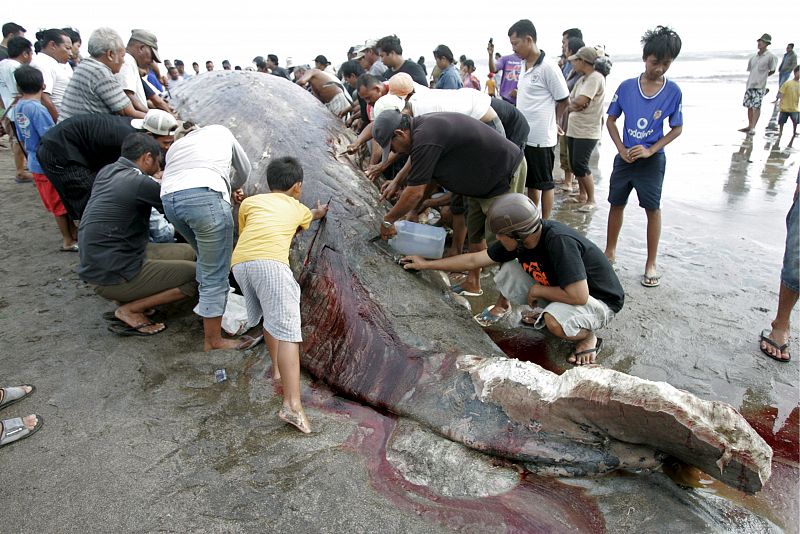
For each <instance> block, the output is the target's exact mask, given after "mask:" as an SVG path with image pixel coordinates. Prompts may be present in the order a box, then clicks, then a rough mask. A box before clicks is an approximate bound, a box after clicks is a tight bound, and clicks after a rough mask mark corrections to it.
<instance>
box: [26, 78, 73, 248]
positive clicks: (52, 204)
mask: <svg viewBox="0 0 800 534" xmlns="http://www.w3.org/2000/svg"><path fill="white" fill-rule="evenodd" d="M14 79H15V80H16V81H17V87H18V88H19V92H20V94H21V98H20V100H19V102H18V103H17V105H16V107H15V108H14V110H15V114H16V115H15V121H16V126H17V136H18V137H19V140H20V143H22V146H23V147H24V149H25V152H27V155H28V168H29V169H30V171H31V173H33V180H34V182H35V183H36V188H37V189H38V190H39V196H40V197H41V198H42V203H43V204H44V207H45V208H47V211H49V212H50V213H52V214H53V216H54V217H55V218H56V224H57V225H58V230H59V231H60V232H61V239H62V241H63V242H62V244H61V250H62V251H64V252H77V251H78V241H77V235H78V230H77V228H76V227H75V224H74V223H73V222H72V219H70V218H69V216H68V215H67V210H66V208H65V207H64V204H62V202H61V197H59V196H58V193H57V192H56V190H55V188H54V187H53V184H52V183H50V180H48V179H47V177H46V176H45V175H44V170H43V169H42V166H41V165H39V160H38V159H37V157H36V150H37V149H38V148H39V140H40V139H41V138H42V136H43V135H44V133H45V132H46V131H47V130H49V129H50V128H52V127H53V126H54V124H55V123H54V122H53V119H52V117H51V116H50V112H49V111H47V108H46V107H44V105H43V104H42V102H41V100H42V91H43V90H44V78H43V76H42V72H41V71H40V70H39V69H37V68H35V67H31V66H28V65H22V66H21V67H19V68H18V69H17V70H16V71H14Z"/></svg>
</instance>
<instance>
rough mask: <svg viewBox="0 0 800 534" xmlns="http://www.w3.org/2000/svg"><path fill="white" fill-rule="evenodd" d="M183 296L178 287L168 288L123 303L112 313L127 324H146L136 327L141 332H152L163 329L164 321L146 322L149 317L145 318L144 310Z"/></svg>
mask: <svg viewBox="0 0 800 534" xmlns="http://www.w3.org/2000/svg"><path fill="white" fill-rule="evenodd" d="M185 298H186V295H184V294H183V293H182V292H181V290H180V289H178V288H173V289H168V290H166V291H162V292H161V293H157V294H155V295H151V296H149V297H145V298H143V299H139V300H134V301H132V302H128V303H126V304H123V305H122V306H120V307H119V308H117V309H116V310H115V311H114V315H115V316H116V317H117V319H119V320H121V321H122V322H124V323H125V324H127V325H128V326H132V327H138V326H139V325H142V324H146V325H147V326H144V327H141V328H138V330H139V331H141V332H143V333H147V334H150V333H153V334H154V333H156V332H160V331H162V330H164V328H165V326H164V323H153V324H148V323H150V319H148V318H147V316H146V315H145V312H146V311H149V310H151V309H153V308H155V307H156V306H160V305H162V304H169V303H170V302H177V301H179V300H183V299H185Z"/></svg>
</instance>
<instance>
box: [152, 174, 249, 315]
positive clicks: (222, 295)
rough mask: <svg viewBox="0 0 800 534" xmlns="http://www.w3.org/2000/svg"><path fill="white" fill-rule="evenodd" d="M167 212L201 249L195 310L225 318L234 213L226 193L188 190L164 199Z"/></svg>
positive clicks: (197, 249) (193, 243)
mask: <svg viewBox="0 0 800 534" xmlns="http://www.w3.org/2000/svg"><path fill="white" fill-rule="evenodd" d="M161 201H162V202H163V204H164V215H166V216H167V219H169V221H170V222H171V223H172V224H173V225H174V226H175V230H177V231H178V232H180V234H181V235H182V236H183V237H184V238H185V239H186V242H187V243H189V244H190V245H191V246H192V248H193V249H194V250H195V251H196V252H197V270H196V278H197V283H198V284H199V286H200V301H199V303H198V305H197V307H196V308H195V313H197V314H198V315H200V316H201V317H206V318H212V317H221V316H222V314H223V313H224V312H225V304H226V303H227V301H228V290H229V289H230V285H229V283H228V274H229V273H230V270H231V253H232V252H233V214H232V212H231V205H230V204H228V203H227V202H226V201H225V200H224V199H223V198H222V193H220V192H218V191H214V190H212V189H209V188H207V187H197V188H193V189H184V190H182V191H175V192H174V193H168V194H166V195H164V196H163V197H162V198H161Z"/></svg>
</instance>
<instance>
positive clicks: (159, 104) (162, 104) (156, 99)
mask: <svg viewBox="0 0 800 534" xmlns="http://www.w3.org/2000/svg"><path fill="white" fill-rule="evenodd" d="M150 103H151V104H153V107H154V108H155V109H161V110H164V111H166V112H167V113H175V111H174V110H173V109H172V108H171V107H170V105H169V104H167V103H166V101H164V99H163V98H161V97H160V96H158V95H157V94H153V96H151V97H150Z"/></svg>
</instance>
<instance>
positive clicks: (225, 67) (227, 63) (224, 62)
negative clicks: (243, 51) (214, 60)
mask: <svg viewBox="0 0 800 534" xmlns="http://www.w3.org/2000/svg"><path fill="white" fill-rule="evenodd" d="M222 70H231V62H230V61H228V60H227V59H223V60H222Z"/></svg>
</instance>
